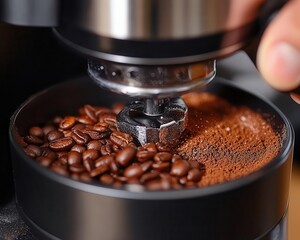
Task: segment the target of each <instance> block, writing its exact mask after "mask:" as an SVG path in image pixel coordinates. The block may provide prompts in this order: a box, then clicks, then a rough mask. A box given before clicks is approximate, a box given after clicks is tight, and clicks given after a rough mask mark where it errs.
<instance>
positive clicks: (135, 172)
mask: <svg viewBox="0 0 300 240" xmlns="http://www.w3.org/2000/svg"><path fill="white" fill-rule="evenodd" d="M123 174H124V176H125V177H127V178H139V177H140V176H142V175H143V170H142V168H141V167H140V166H139V165H130V166H128V167H127V168H125V170H124V173H123Z"/></svg>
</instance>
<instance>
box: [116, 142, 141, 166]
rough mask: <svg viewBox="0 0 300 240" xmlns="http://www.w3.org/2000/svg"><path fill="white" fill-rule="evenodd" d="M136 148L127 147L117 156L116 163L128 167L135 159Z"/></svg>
mask: <svg viewBox="0 0 300 240" xmlns="http://www.w3.org/2000/svg"><path fill="white" fill-rule="evenodd" d="M135 154H136V148H135V147H132V146H125V147H124V148H123V149H122V150H121V151H119V152H118V153H117V154H116V162H117V163H118V164H119V165H120V166H123V167H127V166H128V165H129V164H130V163H131V162H132V161H133V159H134V157H135Z"/></svg>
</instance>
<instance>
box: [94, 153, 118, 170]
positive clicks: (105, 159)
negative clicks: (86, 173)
mask: <svg viewBox="0 0 300 240" xmlns="http://www.w3.org/2000/svg"><path fill="white" fill-rule="evenodd" d="M112 161H114V155H104V156H101V157H99V158H97V159H96V160H95V161H94V166H95V168H98V167H100V166H101V165H109V164H110V163H111V162H112Z"/></svg>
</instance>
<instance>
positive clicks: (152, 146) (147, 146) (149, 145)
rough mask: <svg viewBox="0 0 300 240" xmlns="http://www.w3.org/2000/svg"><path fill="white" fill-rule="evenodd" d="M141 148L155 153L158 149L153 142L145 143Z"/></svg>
mask: <svg viewBox="0 0 300 240" xmlns="http://www.w3.org/2000/svg"><path fill="white" fill-rule="evenodd" d="M143 148H144V149H145V150H147V151H149V152H155V153H157V151H158V150H157V147H156V145H155V143H145V144H144V145H143Z"/></svg>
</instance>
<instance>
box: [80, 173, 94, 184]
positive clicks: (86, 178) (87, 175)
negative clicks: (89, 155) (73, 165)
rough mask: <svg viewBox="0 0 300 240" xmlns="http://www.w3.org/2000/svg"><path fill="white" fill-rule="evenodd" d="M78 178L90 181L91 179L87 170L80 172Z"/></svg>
mask: <svg viewBox="0 0 300 240" xmlns="http://www.w3.org/2000/svg"><path fill="white" fill-rule="evenodd" d="M79 179H80V181H83V182H91V181H92V180H93V179H92V178H91V177H90V175H89V174H88V173H87V172H83V173H80V174H79Z"/></svg>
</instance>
